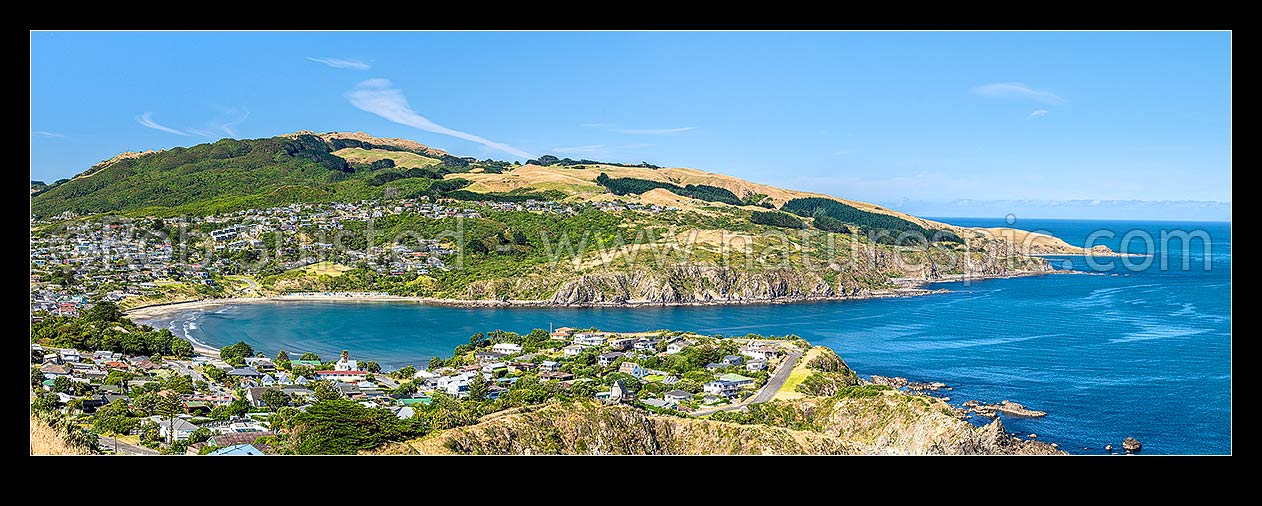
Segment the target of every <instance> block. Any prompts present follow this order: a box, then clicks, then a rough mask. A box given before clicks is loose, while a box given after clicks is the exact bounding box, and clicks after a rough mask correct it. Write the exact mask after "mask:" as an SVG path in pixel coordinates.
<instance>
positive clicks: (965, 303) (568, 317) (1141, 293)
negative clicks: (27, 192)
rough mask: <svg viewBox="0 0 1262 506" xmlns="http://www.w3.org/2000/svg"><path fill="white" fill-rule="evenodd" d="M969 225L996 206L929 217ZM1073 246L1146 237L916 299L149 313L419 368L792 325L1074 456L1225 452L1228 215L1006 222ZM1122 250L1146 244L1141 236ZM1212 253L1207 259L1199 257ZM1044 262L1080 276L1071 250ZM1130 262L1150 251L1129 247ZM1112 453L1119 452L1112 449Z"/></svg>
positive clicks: (274, 344)
mask: <svg viewBox="0 0 1262 506" xmlns="http://www.w3.org/2000/svg"><path fill="white" fill-rule="evenodd" d="M936 219H938V220H940V221H945V222H948V223H953V224H958V225H966V226H1005V225H1006V224H1005V223H1004V222H1003V220H1001V219H995V220H991V219H977V218H936ZM1013 226H1015V227H1017V228H1022V229H1025V230H1042V231H1047V232H1050V233H1052V234H1054V235H1056V236H1058V237H1061V238H1063V239H1065V240H1067V241H1069V242H1070V243H1071V244H1077V245H1082V244H1083V242H1084V240H1085V239H1086V238H1087V237H1088V236H1089V235H1090V234H1091V233H1092V232H1093V231H1096V230H1111V231H1113V232H1114V237H1113V238H1112V239H1106V240H1102V241H1097V242H1096V244H1107V245H1109V246H1110V247H1112V248H1113V249H1115V250H1116V249H1118V248H1119V244H1120V241H1121V238H1122V236H1123V235H1124V234H1126V233H1127V232H1128V231H1131V230H1143V231H1147V232H1148V233H1150V234H1152V237H1153V238H1154V247H1153V249H1152V251H1155V252H1156V253H1157V254H1156V255H1155V256H1153V257H1151V258H1152V265H1151V266H1148V267H1147V268H1146V269H1138V270H1132V269H1129V268H1127V267H1126V266H1125V265H1123V261H1122V260H1121V259H1116V258H1113V259H1102V260H1101V262H1104V263H1109V264H1111V265H1112V267H1111V268H1108V269H1106V270H1105V271H1104V275H1068V274H1067V275H1048V276H1038V277H1027V278H1014V279H1000V280H988V281H973V282H970V283H962V282H957V283H944V284H941V285H940V286H941V287H943V288H947V289H949V290H950V292H949V293H945V294H939V295H929V296H923V297H911V298H899V299H876V300H863V301H842V302H819V303H802V304H782V305H746V306H702V307H667V308H627V309H599V308H597V309H530V308H518V309H470V308H449V307H433V306H424V305H418V304H412V303H381V302H375V303H374V302H358V303H329V302H284V303H267V304H248V305H238V306H228V307H223V308H219V309H214V310H211V311H210V312H195V313H189V314H185V315H180V316H178V317H176V318H175V319H173V320H164V321H156V322H151V323H154V324H160V325H169V326H171V328H172V329H173V330H175V331H176V332H177V334H178V333H182V332H187V335H188V336H189V337H191V338H193V339H196V340H199V341H202V342H205V343H207V344H210V345H212V346H224V345H227V344H231V343H233V342H236V341H238V340H244V341H246V342H248V343H250V344H251V345H253V346H254V347H255V348H257V349H260V350H261V351H264V352H265V353H267V354H268V355H269V356H272V355H275V353H276V352H277V351H278V350H279V349H285V350H287V351H289V352H290V353H291V354H293V353H295V352H298V353H300V352H304V351H314V352H316V353H318V354H320V355H321V356H322V357H326V358H327V357H332V356H334V355H336V354H337V353H338V352H339V351H340V350H342V349H349V350H351V352H352V355H353V356H355V357H357V358H360V359H365V360H377V361H378V362H381V363H382V364H383V365H384V366H386V367H401V366H403V365H407V364H421V365H423V364H425V363H426V362H427V361H428V359H429V357H431V356H433V355H435V354H442V355H447V354H450V353H451V349H452V348H453V347H454V346H455V345H457V344H461V343H464V342H467V341H468V338H469V336H470V335H471V334H473V333H475V332H483V331H489V330H494V329H503V330H513V331H518V332H527V331H529V330H530V329H532V328H548V326H549V325H555V326H563V325H565V326H571V327H589V326H596V327H599V328H601V329H606V330H614V331H633V330H645V329H678V330H694V331H698V332H706V333H720V334H724V335H744V334H746V333H749V332H757V333H761V334H777V335H780V334H789V333H793V334H798V335H800V336H803V337H805V338H806V339H808V340H810V341H811V342H813V343H816V344H823V345H827V346H830V347H832V348H833V349H835V350H837V352H838V353H840V354H841V356H842V357H843V358H845V359H846V361H847V362H848V363H849V364H850V366H851V367H852V368H854V369H855V370H856V371H858V372H859V373H860V374H861V375H865V376H866V375H871V374H880V375H886V376H891V375H897V376H904V377H907V378H909V379H912V380H919V381H941V382H944V383H946V384H948V385H951V386H952V387H954V388H955V389H954V390H953V391H950V392H946V395H949V396H950V397H951V398H952V402H953V403H959V402H962V401H965V400H968V399H978V400H982V401H987V402H997V401H1000V400H1003V399H1008V400H1012V401H1016V402H1020V403H1022V404H1025V405H1026V406H1028V407H1031V408H1035V409H1040V410H1044V411H1047V412H1048V415H1047V416H1046V417H1043V418H1037V419H1021V418H1013V417H1005V418H1004V423H1005V425H1006V427H1007V428H1008V430H1010V431H1014V432H1019V433H1023V434H1025V433H1031V432H1033V433H1037V434H1038V435H1039V439H1040V440H1042V441H1047V442H1055V443H1059V445H1060V447H1061V449H1064V450H1067V451H1069V452H1071V453H1084V454H1102V453H1105V452H1104V451H1103V447H1104V445H1106V444H1112V445H1113V446H1114V447H1115V448H1120V446H1121V441H1122V440H1123V439H1124V438H1126V437H1135V438H1136V439H1139V440H1140V441H1141V442H1143V444H1144V450H1143V451H1144V453H1156V454H1225V453H1230V452H1231V231H1230V224H1228V223H1186V222H1180V223H1174V222H1126V223H1122V222H1109V221H1083V220H1026V219H1023V220H1020V221H1019V222H1017V223H1015V224H1014V225H1013ZM1162 230H1167V231H1173V230H1182V231H1186V232H1193V231H1197V230H1202V231H1204V232H1205V233H1207V234H1208V235H1209V236H1210V237H1211V238H1212V243H1211V244H1210V247H1209V248H1208V252H1207V251H1206V248H1204V247H1203V245H1202V243H1201V241H1199V240H1194V241H1192V248H1191V250H1190V251H1189V252H1187V254H1186V256H1187V258H1188V259H1189V260H1190V263H1191V266H1190V267H1191V268H1190V269H1188V270H1183V268H1182V259H1183V257H1184V256H1185V255H1184V252H1183V251H1182V247H1181V246H1180V245H1179V243H1178V242H1175V243H1172V246H1173V247H1172V248H1170V249H1172V250H1174V251H1170V252H1168V253H1169V254H1170V256H1169V257H1168V268H1166V269H1162V267H1161V265H1160V257H1161V254H1160V253H1161V251H1159V250H1160V248H1161V246H1160V241H1159V238H1160V232H1161V231H1162ZM1130 245H1131V247H1130V248H1129V251H1132V252H1147V251H1150V250H1148V249H1146V248H1145V243H1144V240H1143V239H1142V237H1141V238H1133V239H1132V240H1131V241H1130ZM1205 258H1208V259H1209V260H1210V265H1209V269H1208V270H1205V269H1204V267H1205V265H1204V263H1203V261H1204V259H1205ZM1051 260H1052V261H1053V263H1054V265H1056V266H1057V267H1058V268H1060V269H1070V270H1078V271H1094V269H1093V268H1092V267H1091V266H1090V265H1089V264H1088V263H1087V261H1086V260H1085V259H1083V258H1081V257H1055V258H1052V259H1051ZM1128 260H1129V261H1130V262H1131V263H1133V264H1142V263H1143V262H1145V261H1147V259H1146V258H1133V259H1128ZM1119 451H1120V450H1119Z"/></svg>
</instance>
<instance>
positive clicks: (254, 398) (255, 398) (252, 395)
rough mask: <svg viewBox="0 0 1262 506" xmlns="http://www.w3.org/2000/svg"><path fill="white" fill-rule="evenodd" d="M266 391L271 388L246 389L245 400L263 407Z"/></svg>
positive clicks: (255, 405)
mask: <svg viewBox="0 0 1262 506" xmlns="http://www.w3.org/2000/svg"><path fill="white" fill-rule="evenodd" d="M268 390H271V388H266V387H257V388H250V389H247V390H246V391H245V400H247V401H249V402H250V405H251V406H254V407H263V393H265V392H267V391H268ZM277 407H279V406H277ZM216 446H218V445H216Z"/></svg>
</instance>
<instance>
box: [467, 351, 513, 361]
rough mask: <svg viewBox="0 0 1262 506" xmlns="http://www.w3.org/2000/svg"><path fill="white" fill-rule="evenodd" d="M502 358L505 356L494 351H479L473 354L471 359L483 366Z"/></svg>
mask: <svg viewBox="0 0 1262 506" xmlns="http://www.w3.org/2000/svg"><path fill="white" fill-rule="evenodd" d="M504 357H505V355H504V354H503V353H498V352H494V351H479V352H477V353H474V354H473V359H474V360H476V361H477V362H478V363H480V364H485V363H488V362H499V361H500V360H502V359H503V358H504Z"/></svg>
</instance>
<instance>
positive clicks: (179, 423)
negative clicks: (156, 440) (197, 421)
mask: <svg viewBox="0 0 1262 506" xmlns="http://www.w3.org/2000/svg"><path fill="white" fill-rule="evenodd" d="M149 419H150V420H153V421H154V422H155V423H157V424H158V434H159V435H160V436H162V439H168V438H170V439H171V440H173V441H183V440H185V439H188V436H190V435H192V434H193V431H195V430H197V426H196V425H193V424H191V423H189V422H188V420H185V419H183V418H165V419H164V418H162V417H160V416H157V415H154V416H151V417H149Z"/></svg>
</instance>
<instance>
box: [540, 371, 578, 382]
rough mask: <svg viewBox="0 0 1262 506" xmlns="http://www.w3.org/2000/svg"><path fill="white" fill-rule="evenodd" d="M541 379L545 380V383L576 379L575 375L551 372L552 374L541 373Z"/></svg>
mask: <svg viewBox="0 0 1262 506" xmlns="http://www.w3.org/2000/svg"><path fill="white" fill-rule="evenodd" d="M539 379H541V380H544V381H550V380H556V381H570V380H572V379H574V375H573V374H570V373H568V372H561V371H550V372H545V373H540V374H539Z"/></svg>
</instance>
